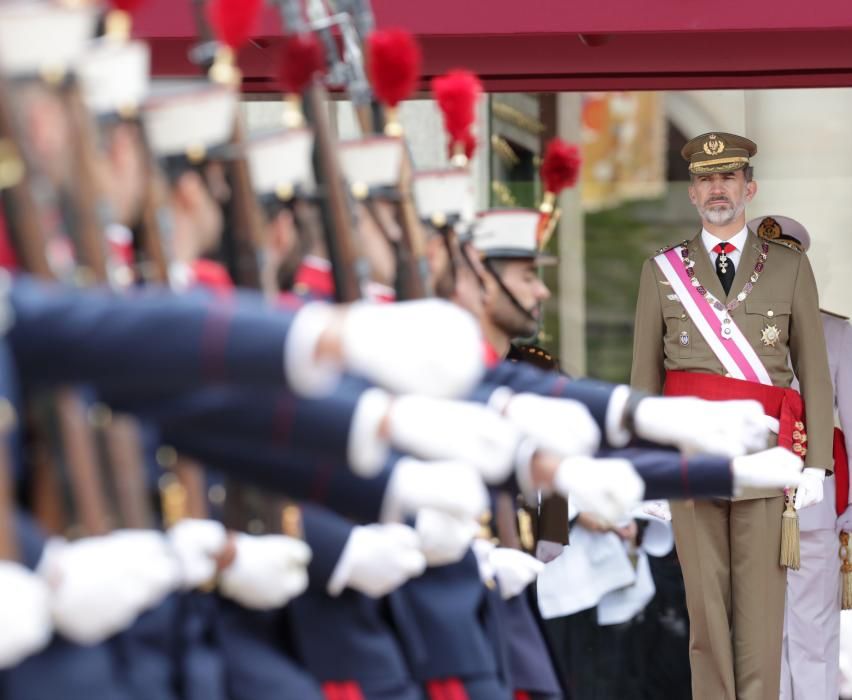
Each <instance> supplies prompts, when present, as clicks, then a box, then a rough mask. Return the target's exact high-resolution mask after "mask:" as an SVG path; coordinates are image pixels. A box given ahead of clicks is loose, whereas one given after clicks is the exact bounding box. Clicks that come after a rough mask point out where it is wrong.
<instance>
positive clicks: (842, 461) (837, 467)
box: [834, 428, 849, 515]
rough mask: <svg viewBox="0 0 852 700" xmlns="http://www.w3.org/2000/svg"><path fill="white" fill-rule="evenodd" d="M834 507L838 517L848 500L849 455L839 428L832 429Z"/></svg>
mask: <svg viewBox="0 0 852 700" xmlns="http://www.w3.org/2000/svg"><path fill="white" fill-rule="evenodd" d="M834 488H835V492H834V506H835V508H836V510H837V514H838V515H840V514H841V513H842V512H843V511H845V510H846V505H847V501H848V500H849V455H848V454H847V453H846V440H845V439H844V437H843V431H842V430H840V428H835V429H834Z"/></svg>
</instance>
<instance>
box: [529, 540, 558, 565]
mask: <svg viewBox="0 0 852 700" xmlns="http://www.w3.org/2000/svg"><path fill="white" fill-rule="evenodd" d="M564 550H565V547H564V546H563V545H561V544H559V542H551V541H550V540H539V541H538V544H536V546H535V558H536V559H538V560H539V561H540V562H542V563H544V564H547V563H548V562H551V561H553V560H554V559H556V558H557V557H558V556H560V555H561V554H562V552H563V551H564Z"/></svg>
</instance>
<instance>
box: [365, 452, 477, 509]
mask: <svg viewBox="0 0 852 700" xmlns="http://www.w3.org/2000/svg"><path fill="white" fill-rule="evenodd" d="M421 508H434V509H435V510H441V511H444V512H445V513H449V514H450V515H455V516H457V517H458V518H462V519H464V518H467V519H473V520H476V519H478V517H479V516H480V515H482V513H484V512H485V511H486V510H487V509H488V492H487V491H486V489H485V484H483V483H482V477H481V476H480V475H479V474H478V472H477V471H476V470H475V469H474V468H473V467H471V466H470V465H468V464H466V463H464V462H451V461H448V462H421V461H420V460H418V459H414V458H412V457H403V458H401V459H400V460H398V461H397V463H396V465H395V466H394V470H393V473H392V474H391V477H390V480H389V481H388V485H387V490H386V491H385V496H384V501H383V502H382V522H399V521H401V520H403V519H404V517H405V516H406V515H414V514H416V513H417V511H419V510H420V509H421Z"/></svg>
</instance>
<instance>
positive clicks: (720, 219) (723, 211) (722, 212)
mask: <svg viewBox="0 0 852 700" xmlns="http://www.w3.org/2000/svg"><path fill="white" fill-rule="evenodd" d="M696 209H698V214H699V215H700V216H701V218H702V219H703V220H704V221H708V222H710V223H711V224H713V225H714V226H727V225H728V224H729V223H731V222H732V221H734V220H735V219H736V218H737V217H738V216H739V215H740V214H742V213H743V212H744V211H745V201H742V202H740V203H739V204H738V205H737V206H735V207H732V206H727V205H726V206H724V207H719V206H715V207H707V208H706V209H703V208H701V207H698V206H696Z"/></svg>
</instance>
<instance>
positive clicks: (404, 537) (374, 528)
mask: <svg viewBox="0 0 852 700" xmlns="http://www.w3.org/2000/svg"><path fill="white" fill-rule="evenodd" d="M425 570H426V558H425V557H424V556H423V554H422V553H421V552H420V538H419V537H418V536H417V533H416V532H415V531H414V530H413V529H412V528H410V527H408V526H407V525H401V524H399V523H389V524H387V525H364V526H359V527H356V528H353V530H352V534H351V535H349V539H348V540H347V541H346V545H345V546H344V547H343V552H342V553H341V555H340V559H339V560H338V562H337V566H335V568H334V571H333V572H332V575H331V578H330V579H329V582H328V592H329V594H331V595H339V594H340V592H341V591H342V590H343V589H344V588H346V587H349V588H352V589H353V590H356V591H359V592H360V593H363V594H364V595H368V596H370V597H372V598H381V597H382V596H384V595H387V594H388V593H390V592H391V591H394V590H396V589H397V588H399V587H400V586H401V585H402V584H403V583H405V582H406V581H408V579H410V578H414V577H415V576H420V574H422V573H423V572H424V571H425Z"/></svg>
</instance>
